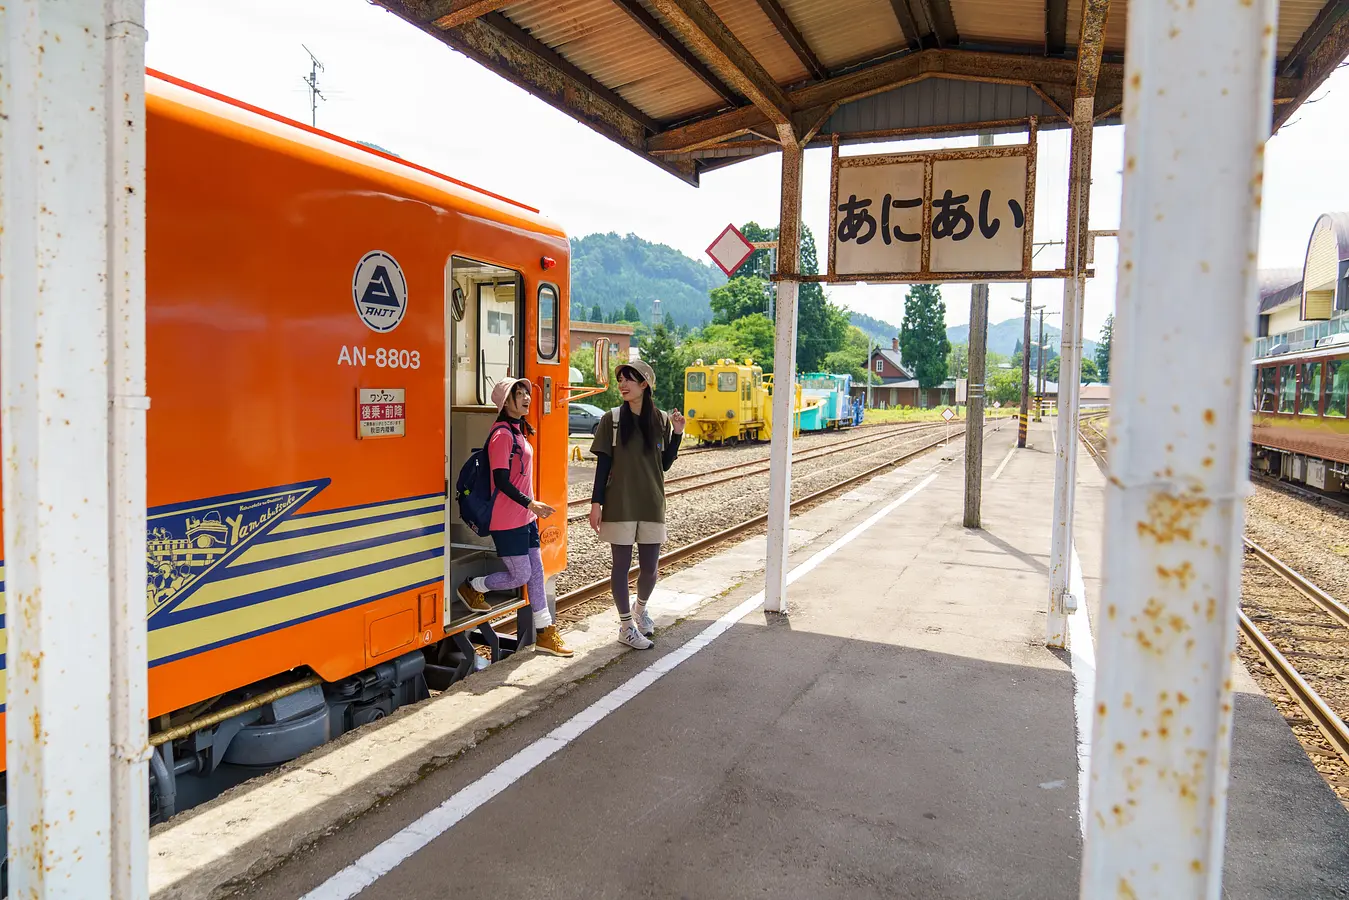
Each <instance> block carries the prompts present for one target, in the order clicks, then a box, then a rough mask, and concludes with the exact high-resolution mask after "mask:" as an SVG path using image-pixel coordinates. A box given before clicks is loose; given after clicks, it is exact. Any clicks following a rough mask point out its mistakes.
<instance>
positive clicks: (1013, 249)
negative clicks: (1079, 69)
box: [829, 129, 1036, 283]
mask: <svg viewBox="0 0 1349 900" xmlns="http://www.w3.org/2000/svg"><path fill="white" fill-rule="evenodd" d="M1035 150H1036V142H1035V131H1034V129H1032V131H1031V138H1030V141H1029V142H1028V143H1026V144H1016V145H1003V146H994V147H972V148H968V149H960V150H938V151H930V152H919V153H891V154H883V155H877V156H839V155H838V148H837V146H836V147H835V149H834V159H833V175H832V178H831V185H832V189H831V199H830V206H829V208H830V230H831V232H832V241H831V244H832V252H831V253H830V255H829V280H830V281H837V282H849V281H869V282H884V281H900V282H913V283H925V282H937V281H990V280H998V281H1014V280H1020V279H1024V278H1027V277H1029V275H1030V271H1031V252H1032V244H1031V237H1032V232H1033V224H1034V204H1035Z"/></svg>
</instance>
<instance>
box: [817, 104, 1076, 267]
mask: <svg viewBox="0 0 1349 900" xmlns="http://www.w3.org/2000/svg"><path fill="white" fill-rule="evenodd" d="M1021 121H1023V122H1025V124H1026V127H1027V140H1026V143H1024V144H1002V145H1000V146H993V147H962V148H958V149H950V150H918V151H913V152H909V153H878V154H874V155H867V156H840V155H839V152H838V150H839V139H838V136H837V135H835V136H834V138H833V140H832V141H831V158H830V165H829V265H828V268H827V270H826V271H827V274H826V275H824V276H814V277H813V278H812V277H809V276H807V277H802V278H800V280H801V281H806V280H811V281H822V282H825V283H827V284H861V283H866V284H887V283H898V284H935V283H939V282H970V281H1025V280H1026V279H1028V278H1063V277H1064V276H1065V274H1066V272H1065V271H1063V270H1053V271H1047V272H1035V271H1032V267H1033V263H1032V257H1033V255H1034V235H1035V175H1036V151H1037V149H1038V147H1039V143H1038V140H1037V139H1038V135H1039V130H1040V124H1039V120H1038V119H1037V118H1036V117H1034V116H1032V117H1030V118H1029V119H1024V120H1021ZM1010 156H1020V157H1025V159H1026V197H1025V207H1026V212H1025V215H1026V221H1025V226H1024V236H1023V239H1022V249H1021V268H1020V269H1019V270H1016V271H1011V272H933V271H931V265H932V202H931V198H932V167H933V164H934V163H937V162H944V161H949V160H963V159H999V158H1005V157H1010ZM913 162H921V163H923V197H924V200H925V201H926V202H925V203H924V204H923V243H922V248H921V259H922V265H921V267H920V269H919V270H918V271H917V272H876V273H873V272H868V273H866V274H862V275H839V274H838V271H837V269H836V268H835V266H836V265H837V261H836V259H835V253H834V244H835V241H836V235H837V234H838V173H839V169H840V168H842V167H845V166H846V167H849V168H853V167H865V166H881V165H893V164H896V163H913Z"/></svg>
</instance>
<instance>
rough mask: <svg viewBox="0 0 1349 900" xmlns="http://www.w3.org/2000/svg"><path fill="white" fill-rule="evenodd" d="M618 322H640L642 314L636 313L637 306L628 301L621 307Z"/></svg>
mask: <svg viewBox="0 0 1349 900" xmlns="http://www.w3.org/2000/svg"><path fill="white" fill-rule="evenodd" d="M618 320H619V321H620V322H640V321H642V314H641V313H639V312H638V311H637V304H636V303H633V302H632V301H631V300H629V301H628V302H627V305H626V306H624V307H623V312H622V313H620V314H619V316H618Z"/></svg>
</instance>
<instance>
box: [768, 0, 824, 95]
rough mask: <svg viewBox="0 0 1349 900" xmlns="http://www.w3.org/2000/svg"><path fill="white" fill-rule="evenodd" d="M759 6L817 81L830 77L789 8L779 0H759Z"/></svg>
mask: <svg viewBox="0 0 1349 900" xmlns="http://www.w3.org/2000/svg"><path fill="white" fill-rule="evenodd" d="M759 8H760V9H762V10H763V11H764V15H766V16H768V20H769V21H770V22H772V23H773V27H774V28H776V29H777V30H778V34H780V35H782V39H783V40H784V41H786V42H787V46H788V47H791V48H792V52H793V53H795V54H796V58H797V59H799V60H801V65H803V66H805V67H806V71H808V72H809V73H810V76H811V77H812V78H814V79H816V80H817V81H823V80H824V79H826V78H828V77H829V70H828V69H826V68H825V67H824V64H823V63H822V62H820V58H819V57H818V56H816V55H815V51H813V50H811V49H810V44H808V43H806V38H805V36H804V35H803V34H801V31H800V30H799V29H798V28H797V27H796V25H795V24H794V23H793V22H792V20H791V17H790V16H788V15H787V10H785V9H783V8H782V4H781V3H779V2H778V0H759Z"/></svg>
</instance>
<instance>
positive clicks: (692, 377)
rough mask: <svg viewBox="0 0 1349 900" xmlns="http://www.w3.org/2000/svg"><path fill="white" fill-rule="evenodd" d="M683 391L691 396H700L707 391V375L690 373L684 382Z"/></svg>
mask: <svg viewBox="0 0 1349 900" xmlns="http://www.w3.org/2000/svg"><path fill="white" fill-rule="evenodd" d="M684 390H686V391H688V392H689V393H691V394H701V393H702V392H703V391H705V390H707V373H706V372H690V373H689V377H688V378H687V379H686V380H685V381H684Z"/></svg>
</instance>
